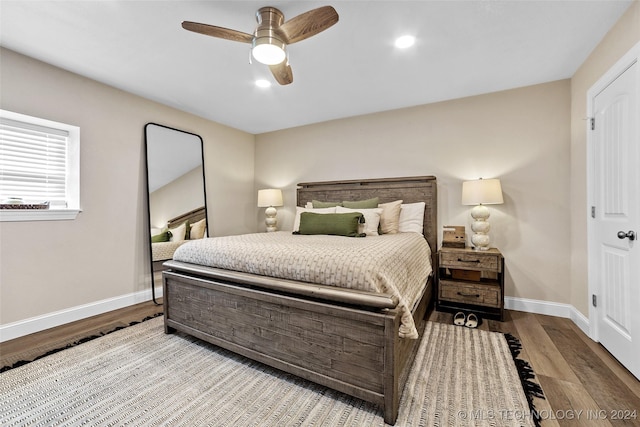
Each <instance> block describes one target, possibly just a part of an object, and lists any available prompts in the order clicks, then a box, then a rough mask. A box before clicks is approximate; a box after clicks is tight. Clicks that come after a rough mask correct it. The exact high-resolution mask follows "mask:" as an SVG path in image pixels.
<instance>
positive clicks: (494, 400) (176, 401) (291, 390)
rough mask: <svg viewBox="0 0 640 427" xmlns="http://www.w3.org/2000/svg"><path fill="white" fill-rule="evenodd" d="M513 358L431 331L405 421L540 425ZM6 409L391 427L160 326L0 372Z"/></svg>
mask: <svg viewBox="0 0 640 427" xmlns="http://www.w3.org/2000/svg"><path fill="white" fill-rule="evenodd" d="M512 351H516V352H517V343H516V342H515V340H513V339H512V338H510V337H507V338H505V336H504V335H502V334H498V333H492V332H485V331H478V330H470V329H466V328H464V327H457V326H451V325H442V324H437V323H431V322H429V323H427V326H426V328H425V331H424V335H423V338H422V342H421V344H420V347H419V351H418V354H417V356H416V360H415V363H414V366H413V370H412V372H411V374H410V376H409V381H408V383H407V385H406V388H405V392H404V395H403V398H402V401H401V407H400V414H399V417H398V421H397V423H396V425H398V426H434V425H443V426H457V425H460V426H485V425H486V426H528V425H534V423H535V420H534V418H533V416H532V412H531V410H530V407H529V403H528V400H527V396H526V394H525V391H524V390H525V389H528V391H529V392H533V393H534V394H535V393H536V392H539V390H538V389H539V388H537V387H536V386H535V384H533V383H532V382H531V381H529V380H530V378H529V380H527V378H524V380H522V381H523V383H524V386H525V387H524V389H523V383H521V377H520V375H519V372H518V369H517V368H516V365H520V367H521V368H526V364H524V363H523V362H522V361H517V362H516V363H514V357H513V355H512ZM525 370H526V369H525ZM520 372H521V373H522V372H524V370H523V369H521V370H520ZM521 375H522V374H521ZM528 375H529V377H530V376H531V375H532V374H531V372H529V374H528ZM0 407H1V408H2V410H1V411H0V425H2V426H35V425H37V426H75V425H109V426H124V425H127V426H165V425H172V426H307V425H313V426H358V427H360V426H384V425H385V424H384V421H383V418H382V412H381V410H379V408H377V407H376V406H374V405H372V404H369V403H367V402H363V401H361V400H359V399H356V398H352V397H349V396H346V395H344V394H341V393H338V392H335V391H333V390H330V389H327V388H325V387H322V386H318V385H315V384H312V383H309V382H307V381H305V380H302V379H299V378H297V377H294V376H292V375H289V374H285V373H282V372H280V371H277V370H274V369H271V368H269V367H266V366H264V365H261V364H259V363H255V362H252V361H249V360H247V359H245V358H242V357H239V356H236V355H234V354H232V353H230V352H227V351H225V350H222V349H219V348H217V347H215V346H211V345H209V344H207V343H203V342H201V341H199V340H196V339H194V338H190V337H186V336H184V335H179V334H177V335H165V334H164V330H163V327H162V318H155V319H152V320H149V321H146V322H143V323H141V324H138V325H135V326H131V327H129V328H126V329H123V330H119V331H116V332H113V333H111V334H108V335H106V336H103V337H101V338H97V339H95V340H92V341H89V342H86V343H83V344H81V345H78V346H76V347H73V348H70V349H67V350H63V351H61V352H58V353H55V354H52V355H50V356H47V357H45V358H43V359H40V360H37V361H35V362H32V363H29V364H26V365H23V366H20V367H17V368H14V369H10V370H8V371H6V372H4V373H2V374H0Z"/></svg>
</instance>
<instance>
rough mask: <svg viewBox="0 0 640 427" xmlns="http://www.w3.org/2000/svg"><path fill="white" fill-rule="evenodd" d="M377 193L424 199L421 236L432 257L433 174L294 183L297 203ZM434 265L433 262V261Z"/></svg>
mask: <svg viewBox="0 0 640 427" xmlns="http://www.w3.org/2000/svg"><path fill="white" fill-rule="evenodd" d="M373 197H378V198H379V199H380V203H387V202H393V201H394V200H402V201H403V203H417V202H425V210H424V226H423V232H422V234H424V237H425V238H426V239H427V242H429V246H430V247H431V253H432V254H433V256H434V257H435V253H436V251H437V250H438V197H437V185H436V177H435V176H416V177H405V178H380V179H361V180H349V181H325V182H303V183H300V184H298V195H297V199H298V201H297V203H298V206H305V205H306V204H307V202H311V201H312V200H319V201H322V202H338V201H342V200H365V199H371V198H373ZM433 265H435V264H433Z"/></svg>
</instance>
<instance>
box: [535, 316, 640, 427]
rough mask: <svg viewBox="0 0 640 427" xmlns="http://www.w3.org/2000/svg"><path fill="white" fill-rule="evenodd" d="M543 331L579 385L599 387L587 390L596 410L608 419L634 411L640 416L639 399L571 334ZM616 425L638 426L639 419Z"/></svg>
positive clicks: (576, 336)
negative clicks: (579, 380) (604, 413)
mask: <svg viewBox="0 0 640 427" xmlns="http://www.w3.org/2000/svg"><path fill="white" fill-rule="evenodd" d="M545 331H546V333H547V334H548V336H549V337H550V339H552V340H553V342H554V343H555V345H556V346H557V348H558V350H559V351H560V353H561V354H562V355H563V357H564V358H565V360H567V362H568V363H569V364H570V366H571V369H572V370H573V371H574V372H575V374H576V376H577V377H579V378H580V379H581V383H582V384H583V385H585V386H586V385H588V384H598V387H595V388H592V389H591V390H590V395H591V397H592V398H593V400H594V401H595V402H596V403H597V405H598V407H599V408H601V409H603V410H604V411H605V412H606V413H607V414H609V415H610V417H609V418H611V416H613V414H615V413H617V412H618V411H620V413H621V414H624V413H625V412H629V413H631V412H632V411H634V410H635V411H637V412H640V397H638V396H636V395H635V393H633V392H632V391H631V390H630V389H629V387H627V386H626V385H625V384H624V383H623V382H622V381H620V379H619V378H618V376H616V375H615V374H614V373H613V372H612V371H611V369H609V367H608V366H607V365H606V364H605V363H603V362H602V359H601V358H600V357H598V355H596V354H595V353H594V352H593V351H589V347H588V346H587V345H586V344H585V343H584V342H583V341H582V340H581V339H580V338H579V337H578V335H577V334H576V333H575V332H574V331H573V330H571V329H559V328H555V327H552V326H547V327H545ZM616 421H618V420H615V421H614V420H612V422H613V423H614V424H623V425H637V426H640V415H638V416H637V417H636V419H631V420H619V422H616Z"/></svg>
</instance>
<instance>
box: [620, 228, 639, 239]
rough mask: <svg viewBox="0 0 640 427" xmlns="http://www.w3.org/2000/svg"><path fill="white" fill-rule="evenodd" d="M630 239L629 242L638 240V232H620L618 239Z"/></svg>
mask: <svg viewBox="0 0 640 427" xmlns="http://www.w3.org/2000/svg"><path fill="white" fill-rule="evenodd" d="M627 237H628V238H629V240H636V232H635V231H632V230H629V231H628V232H626V233H625V232H624V231H618V239H624V238H627Z"/></svg>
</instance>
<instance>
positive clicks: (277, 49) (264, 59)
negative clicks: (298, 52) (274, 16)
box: [251, 37, 287, 65]
mask: <svg viewBox="0 0 640 427" xmlns="http://www.w3.org/2000/svg"><path fill="white" fill-rule="evenodd" d="M284 48H285V45H284V43H282V42H281V41H280V40H278V39H276V38H273V37H260V38H256V39H255V41H254V42H253V47H252V48H251V54H252V55H253V58H254V59H255V60H256V61H258V62H260V63H262V64H265V65H276V64H279V63H281V62H282V61H284V60H285V58H286V57H287V53H286V52H285V50H284Z"/></svg>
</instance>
